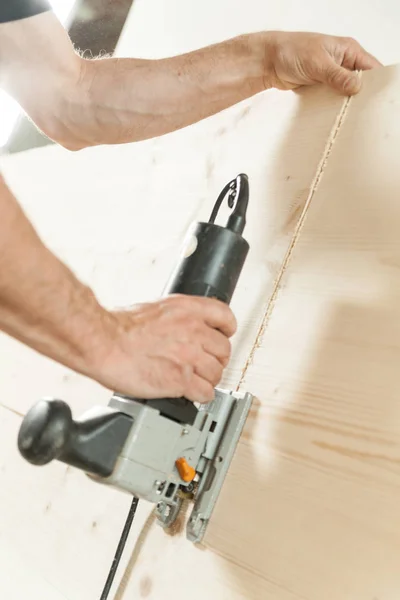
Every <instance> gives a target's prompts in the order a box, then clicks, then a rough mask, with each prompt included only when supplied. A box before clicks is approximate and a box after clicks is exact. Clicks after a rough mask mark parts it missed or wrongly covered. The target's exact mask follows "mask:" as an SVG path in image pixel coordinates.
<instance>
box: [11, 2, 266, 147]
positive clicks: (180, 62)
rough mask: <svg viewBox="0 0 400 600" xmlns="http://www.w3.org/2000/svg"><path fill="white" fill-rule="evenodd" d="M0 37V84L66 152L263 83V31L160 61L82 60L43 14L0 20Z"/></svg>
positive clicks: (160, 129) (190, 117) (187, 117)
mask: <svg viewBox="0 0 400 600" xmlns="http://www.w3.org/2000/svg"><path fill="white" fill-rule="evenodd" d="M0 41H1V48H2V52H1V53H0V85H3V86H4V87H5V88H6V89H7V90H8V91H9V92H10V93H11V94H12V95H14V96H15V98H17V100H18V101H19V102H20V104H21V105H22V106H23V108H24V109H25V110H26V112H27V113H28V115H29V116H30V117H31V118H32V119H33V121H34V122H35V123H36V124H37V125H38V127H39V128H40V129H42V130H43V131H44V133H46V134H47V135H48V136H49V137H51V138H52V139H54V140H55V141H57V142H58V143H60V144H62V145H64V146H66V147H67V148H70V149H79V148H82V147H86V146H92V145H97V144H115V143H123V142H133V141H137V140H143V139H146V138H150V137H154V136H159V135H163V134H165V133H168V132H170V131H174V130H176V129H179V128H181V127H185V126H187V125H190V124H192V123H195V122H197V121H199V120H200V119H203V118H205V117H207V116H210V115H212V114H214V113H217V112H219V111H221V110H223V109H224V108H227V107H229V106H231V105H233V104H235V103H237V102H239V101H241V100H243V99H245V98H247V97H249V96H252V95H253V94H256V93H258V92H260V91H262V90H263V89H264V88H265V85H266V79H265V66H266V65H265V60H266V56H267V55H268V53H267V52H266V44H267V43H268V35H267V34H265V33H260V34H251V35H243V36H240V37H237V38H234V39H231V40H227V41H225V42H221V43H219V44H215V45H213V46H208V47H206V48H203V49H200V50H196V51H194V52H190V53H187V54H183V55H180V56H175V57H171V58H166V59H162V60H142V59H135V58H104V59H95V60H86V59H84V58H81V57H79V56H78V55H77V54H76V52H75V51H74V49H73V46H72V44H71V41H70V40H69V37H68V34H67V33H66V32H65V31H64V29H63V28H62V27H61V25H60V23H59V22H58V21H57V19H56V17H55V15H54V14H51V13H46V14H41V15H37V16H36V17H32V18H30V19H25V20H24V21H20V22H16V23H6V24H4V25H0ZM32 48H34V52H32ZM49 48H51V51H49Z"/></svg>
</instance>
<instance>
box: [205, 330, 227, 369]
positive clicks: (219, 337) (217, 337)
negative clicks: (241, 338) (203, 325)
mask: <svg viewBox="0 0 400 600" xmlns="http://www.w3.org/2000/svg"><path fill="white" fill-rule="evenodd" d="M202 345H203V349H204V350H205V352H208V353H209V354H212V355H213V356H215V357H216V358H217V359H218V360H219V361H220V363H221V364H222V366H223V367H226V365H227V364H228V362H229V358H230V356H231V343H230V341H229V339H228V338H227V337H226V336H225V335H223V334H222V333H221V332H220V331H217V330H216V329H210V328H209V329H208V330H207V335H206V336H205V337H204V339H203V341H202Z"/></svg>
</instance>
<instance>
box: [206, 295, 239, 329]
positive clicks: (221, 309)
mask: <svg viewBox="0 0 400 600" xmlns="http://www.w3.org/2000/svg"><path fill="white" fill-rule="evenodd" d="M196 301H197V303H198V306H199V308H200V309H201V311H202V316H203V319H204V321H205V322H206V323H207V325H209V326H210V327H213V328H214V329H219V331H221V332H222V333H223V334H224V335H226V336H227V337H231V336H232V335H233V334H234V333H235V332H236V329H237V322H236V318H235V316H234V314H233V312H232V310H231V309H230V308H229V306H228V305H227V304H224V303H223V302H221V301H220V300H215V299H213V298H196Z"/></svg>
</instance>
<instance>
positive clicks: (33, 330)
mask: <svg viewBox="0 0 400 600" xmlns="http://www.w3.org/2000/svg"><path fill="white" fill-rule="evenodd" d="M0 214H1V217H2V218H1V221H0V330H3V331H5V332H6V333H8V334H10V335H12V336H13V337H15V338H17V339H19V340H20V341H21V342H23V343H25V344H27V345H28V346H30V347H31V348H33V349H35V350H37V351H38V352H41V353H42V354H45V355H46V356H49V357H50V358H52V359H53V360H56V361H58V362H60V363H62V364H64V365H66V366H67V367H69V368H70V369H74V370H75V371H78V372H79V373H82V374H84V375H86V376H88V377H90V378H92V379H95V380H97V381H98V382H100V383H101V384H103V385H104V386H106V387H108V388H109V389H112V390H116V391H118V392H121V393H123V394H128V395H133V396H137V397H141V398H159V397H165V396H171V397H172V396H173V397H179V396H182V395H184V396H185V397H187V398H188V399H190V400H194V401H199V402H207V401H209V400H211V399H212V398H213V387H214V386H215V385H216V384H217V383H218V382H219V381H220V379H221V375H222V371H223V368H224V367H225V366H226V365H227V363H228V360H229V356H230V342H229V338H230V337H231V336H232V335H233V333H234V332H235V329H236V321H235V318H234V316H233V314H232V311H231V309H230V308H229V307H228V306H227V305H225V304H223V303H222V302H220V301H218V300H212V299H210V298H198V297H187V296H178V295H176V296H170V297H168V298H165V299H162V300H160V301H158V302H153V303H150V304H145V305H139V306H136V307H134V308H133V309H132V310H129V311H123V312H109V311H107V310H105V309H104V308H103V307H102V306H101V305H100V304H99V302H98V301H97V299H96V298H95V296H94V294H93V292H92V291H91V290H90V288H88V287H87V286H85V285H83V284H82V283H81V282H80V281H78V279H77V278H76V277H75V276H74V275H73V273H71V271H70V270H69V269H68V268H67V267H66V266H65V265H64V264H62V262H61V261H59V260H58V259H57V258H56V257H55V256H54V254H52V253H51V252H50V250H48V249H47V248H46V247H45V246H44V245H43V243H42V242H41V241H40V239H39V237H38V236H37V234H36V232H35V231H34V229H33V227H32V225H31V224H30V223H29V221H28V219H27V218H26V216H25V215H24V213H23V212H22V210H21V208H20V206H19V205H18V203H17V202H16V200H15V198H14V197H13V195H12V194H11V192H10V190H9V189H8V188H7V186H6V184H5V182H4V180H3V179H2V178H1V175H0Z"/></svg>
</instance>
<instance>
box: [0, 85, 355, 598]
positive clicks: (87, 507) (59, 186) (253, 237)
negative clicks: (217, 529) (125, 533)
mask: <svg viewBox="0 0 400 600" xmlns="http://www.w3.org/2000/svg"><path fill="white" fill-rule="evenodd" d="M342 105H343V99H342V98H339V97H338V96H335V95H333V94H331V93H330V92H328V91H326V90H324V89H318V88H316V89H313V90H306V91H305V92H302V93H300V94H291V93H287V94H285V93H279V92H269V93H266V94H262V95H259V96H257V97H256V98H254V99H252V100H251V101H249V102H246V103H242V104H241V105H239V106H237V107H234V108H233V109H231V110H229V111H225V112H224V113H221V114H220V115H217V116H216V117H213V118H212V119H208V120H206V121H204V122H202V123H199V124H198V125H196V126H194V127H192V128H188V129H186V130H183V131H180V132H177V133H174V134H173V135H170V136H165V137H163V138H160V139H157V140H153V141H150V142H145V143H141V144H132V145H127V146H123V147H110V148H96V149H92V150H87V151H84V152H81V153H79V154H69V153H67V152H65V151H63V150H62V149H59V148H43V149H39V150H36V151H31V152H28V153H24V154H21V155H16V156H13V157H10V158H8V159H7V160H3V165H2V166H3V170H4V173H5V175H6V178H7V179H8V181H9V182H10V185H11V186H12V188H13V189H14V190H15V192H16V194H17V196H18V197H19V199H20V200H21V202H22V204H23V206H24V208H25V210H26V211H27V213H28V214H29V216H30V217H31V218H32V220H33V222H34V224H35V225H36V227H37V228H38V230H39V232H40V233H41V235H42V237H43V238H44V240H45V241H46V243H47V244H48V245H49V246H50V247H52V248H53V249H54V250H55V251H57V253H58V254H59V255H60V256H61V257H62V258H64V259H65V260H66V261H67V262H68V263H69V264H70V265H71V266H72V268H73V269H74V270H75V271H76V272H77V273H78V275H79V276H80V277H81V278H83V279H84V280H85V281H87V282H88V283H89V284H91V285H92V286H93V287H94V289H95V291H96V293H97V294H98V296H99V297H100V299H101V300H102V301H103V302H104V303H105V304H107V305H109V306H114V305H123V304H124V305H127V304H131V303H132V302H135V301H139V300H144V299H151V298H155V297H157V296H158V295H159V293H160V291H161V289H162V287H163V285H164V282H165V281H166V279H167V277H168V276H169V273H170V270H171V268H172V265H173V263H174V260H175V257H176V254H177V251H178V248H179V246H180V243H181V240H182V237H183V235H184V233H185V231H186V229H187V227H188V225H189V223H190V222H191V221H192V220H193V219H195V218H208V215H209V212H210V209H211V207H212V204H213V202H214V200H215V198H216V195H217V194H218V193H219V191H220V189H221V187H222V186H223V185H224V184H225V183H226V182H227V181H228V180H229V179H230V178H231V177H232V176H234V175H236V173H238V172H240V171H245V172H247V173H248V174H249V177H250V180H251V194H252V195H251V208H250V211H249V224H248V228H247V237H248V239H249V240H250V242H251V245H252V250H251V253H250V256H249V260H248V263H247V265H246V267H245V271H244V273H243V277H242V280H241V286H240V289H239V290H238V293H237V295H236V297H235V300H234V304H233V308H234V310H235V312H236V314H237V316H238V319H239V323H240V328H239V331H238V334H237V335H236V337H235V340H234V356H233V360H232V362H231V364H230V366H229V369H227V372H226V376H225V379H224V382H223V384H224V385H227V386H228V385H229V386H233V387H236V386H237V384H238V382H239V381H240V378H241V374H242V371H243V367H244V365H245V364H246V361H247V357H248V354H249V351H250V350H251V348H252V346H253V343H254V339H255V337H256V334H257V331H258V328H259V325H260V318H261V316H262V314H263V311H264V307H265V306H266V304H267V303H268V300H269V297H270V295H271V293H272V291H273V289H274V281H275V279H276V277H277V275H278V273H279V271H280V268H281V264H282V261H283V259H284V256H285V254H286V252H287V249H288V247H289V246H290V242H291V238H292V235H293V231H294V229H295V226H296V223H297V221H298V218H299V215H300V214H301V211H302V208H303V206H304V203H305V201H306V199H307V197H308V195H309V191H310V187H311V184H312V181H313V177H314V175H315V172H316V169H317V166H318V163H319V160H320V157H321V154H322V152H323V149H324V146H325V142H326V139H327V138H328V137H329V135H330V132H331V130H332V128H333V126H334V124H335V122H336V119H337V115H338V114H339V112H340V109H341V107H342ZM21 173H23V174H24V176H23V177H21ZM177 181H178V182H179V187H178V188H177V185H176V183H177ZM167 208H168V210H166V209H167ZM139 215H140V216H139ZM157 215H160V217H159V219H157V218H155V216H157ZM0 352H1V355H2V367H1V379H0V397H1V404H2V405H3V406H4V407H6V408H11V409H13V410H17V411H18V412H19V413H21V414H23V413H24V412H25V411H26V410H27V409H28V408H29V406H30V405H31V404H32V403H33V402H34V401H35V400H36V399H37V398H39V397H41V396H43V395H49V394H53V395H55V396H58V397H61V398H64V399H66V400H67V401H69V402H70V403H71V406H72V407H73V410H74V412H75V414H76V415H78V414H79V413H80V412H82V411H83V410H84V409H85V408H87V407H89V406H92V405H93V404H96V403H105V402H106V401H107V398H108V396H109V391H108V390H104V389H103V388H101V387H100V386H98V385H97V384H94V383H93V382H90V381H88V380H86V379H85V378H83V377H81V376H78V375H76V374H74V373H71V372H69V371H68V370H67V369H64V368H63V367H60V366H58V365H55V364H54V363H52V362H51V361H49V360H47V359H44V358H43V357H40V356H38V355H35V354H34V353H32V351H30V350H29V349H26V348H24V347H22V346H21V345H20V344H19V343H17V342H15V341H12V340H10V339H9V338H7V337H5V336H2V337H0ZM4 414H8V413H4ZM15 418H16V419H17V417H15ZM4 427H5V428H6V431H7V435H3V436H0V444H1V452H0V454H1V455H2V456H5V455H7V457H8V458H7V459H4V460H5V464H6V467H7V471H8V472H9V473H13V477H12V479H5V478H4V476H2V489H4V490H6V491H7V493H6V494H2V495H1V496H0V510H1V514H2V515H8V517H7V521H5V522H4V523H2V526H1V530H0V533H1V532H2V533H1V535H0V548H1V549H2V552H7V551H8V548H9V545H10V544H11V541H10V540H12V539H13V535H15V533H14V532H15V529H17V528H18V530H19V534H18V535H17V536H16V537H15V541H14V542H13V548H14V552H15V556H16V557H17V558H16V559H15V561H18V560H20V565H21V567H20V568H21V569H23V570H25V568H26V566H27V565H31V566H32V569H33V572H34V573H39V574H40V576H41V577H42V580H43V589H42V587H39V588H38V590H37V594H38V596H40V594H41V593H43V595H44V594H45V593H47V591H46V590H47V588H46V585H47V586H48V585H51V586H54V587H55V588H56V589H57V590H61V591H62V593H63V594H64V595H65V597H66V598H67V600H83V599H85V600H87V599H88V598H95V597H96V596H97V594H98V592H99V591H100V588H101V585H102V582H103V580H104V577H105V575H106V572H107V569H108V565H109V563H110V561H111V558H112V554H113V552H114V549H115V545H116V543H117V539H118V536H119V534H120V529H121V528H122V523H123V520H124V518H125V514H124V513H125V512H126V511H127V509H128V504H129V500H128V498H127V497H125V496H120V495H119V494H116V495H112V496H109V494H110V491H109V490H105V489H103V488H102V487H100V486H97V485H95V484H94V483H91V482H89V481H86V479H85V477H84V476H83V475H82V474H79V473H74V474H69V475H68V478H67V481H68V485H66V484H65V483H64V477H65V467H63V466H62V465H51V466H50V467H48V468H45V469H42V470H40V469H33V468H32V467H29V466H28V465H25V464H23V463H22V460H21V459H20V458H19V457H18V455H17V454H16V451H15V439H16V435H17V429H18V420H15V421H14V424H13V427H10V426H9V425H7V424H5V425H4ZM10 448H12V452H11V453H10ZM6 450H7V453H6ZM7 471H6V472H7ZM3 483H4V485H3ZM66 489H67V491H66ZM26 490H32V492H31V495H32V496H33V501H32V502H29V503H27V501H26V498H25V495H24V493H25V492H26ZM58 502H59V503H61V504H60V508H59V509H58V510H55V511H52V510H50V511H48V512H47V513H46V515H45V517H44V516H43V513H44V511H45V509H46V506H48V504H49V503H51V505H52V506H53V505H54V503H55V504H56V505H57V503H58ZM149 510H150V507H147V506H144V507H142V510H141V516H140V518H139V520H138V521H137V522H136V529H135V531H134V533H133V535H132V538H131V540H130V544H131V545H133V543H134V542H135V540H136V539H137V537H138V535H139V531H140V525H141V524H142V523H143V522H144V520H145V519H146V518H147V516H148V513H149ZM21 514H22V515H24V519H23V521H22V522H21V521H18V516H19V515H21ZM99 514H100V517H101V527H98V528H96V529H97V531H96V532H95V533H93V531H92V523H93V522H95V521H96V522H97V523H98V522H99ZM44 523H45V524H46V526H44ZM98 530H101V531H102V532H103V533H102V539H101V542H100V543H99V539H98V537H97V536H98V535H99V533H98ZM38 548H40V560H39V552H38ZM130 548H131V546H130ZM130 548H128V551H127V555H126V558H125V560H126V561H127V560H129V556H130V552H131V549H130ZM135 556H136V555H135ZM182 557H185V558H182ZM183 561H184V562H183ZM87 562H90V565H89V567H88V568H85V565H86V563H87ZM16 564H18V563H17V562H16ZM183 564H184V570H185V573H186V575H183V574H182V569H181V565H183ZM86 566H87V565H86ZM234 570H235V573H239V572H240V573H242V578H241V579H242V580H243V581H246V588H247V589H249V590H253V591H254V597H262V598H265V597H268V596H269V597H273V596H274V594H275V591H274V590H275V587H276V586H275V584H274V582H268V581H266V580H265V578H263V577H260V576H258V575H253V574H252V572H251V571H249V570H248V569H244V568H242V567H240V566H239V565H238V566H235V569H234ZM123 572H124V566H123V568H122V573H123ZM176 573H181V575H180V579H179V581H176V578H175V577H173V574H176ZM194 573H201V574H202V575H201V576H200V577H198V579H197V580H196V586H195V590H192V588H193V585H192V584H193V577H194ZM71 575H72V576H71ZM38 576H39V575H38ZM4 577H5V575H4V576H3V575H2V574H1V570H0V590H1V589H2V588H3V589H4V590H5V591H6V592H7V594H8V593H9V589H8V586H9V579H4ZM149 577H150V578H151V580H152V583H151V586H153V587H152V589H153V592H151V595H153V596H154V595H155V594H161V591H162V590H164V591H165V593H166V595H167V596H168V595H169V594H172V593H173V594H174V596H175V597H176V598H179V597H181V598H184V597H186V596H187V594H188V593H189V592H188V590H189V589H190V594H191V596H193V595H195V596H197V597H198V598H200V597H201V596H204V594H205V595H209V596H213V594H216V597H218V598H225V597H226V598H228V597H229V598H233V599H234V600H235V599H239V598H242V597H243V590H242V586H241V584H240V582H238V581H237V579H236V576H234V577H233V576H232V563H231V562H229V561H228V562H227V561H226V559H225V558H224V555H223V554H222V555H221V556H220V557H216V556H215V553H214V552H213V553H210V552H208V551H203V552H201V551H199V550H198V549H196V548H194V547H192V546H191V545H190V544H188V542H186V540H185V538H184V537H183V534H181V535H176V536H175V537H174V541H173V542H172V541H171V537H168V536H165V535H162V534H161V532H160V531H159V530H158V529H157V528H151V529H150V533H149V536H148V537H146V539H145V540H144V542H143V545H142V546H141V550H140V555H139V557H138V560H137V563H136V566H135V569H134V571H133V576H132V577H127V578H126V580H127V585H128V588H127V595H128V596H127V597H129V595H133V597H136V596H135V594H139V593H140V594H142V596H144V597H145V596H146V594H147V595H150V592H148V589H149V586H150V584H149V583H148V578H149ZM46 582H47V583H46ZM118 583H119V582H117V585H118ZM21 590H23V588H22V587H20V586H19V583H18V581H15V591H14V592H13V593H14V595H16V596H17V597H18V593H19V594H20V597H21V595H22V591H21ZM121 593H122V592H121ZM151 595H150V597H151ZM119 597H122V596H121V595H120V596H119ZM282 599H283V600H290V599H291V594H290V593H288V595H287V597H282Z"/></svg>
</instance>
